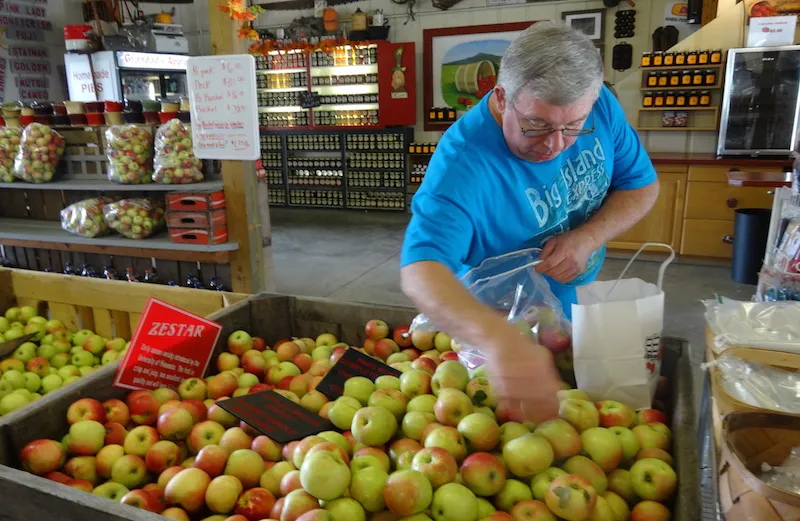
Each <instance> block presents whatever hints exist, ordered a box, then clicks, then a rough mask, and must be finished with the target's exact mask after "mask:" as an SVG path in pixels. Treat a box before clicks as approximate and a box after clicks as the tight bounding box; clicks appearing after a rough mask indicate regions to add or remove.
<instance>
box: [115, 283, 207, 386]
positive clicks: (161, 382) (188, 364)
mask: <svg viewBox="0 0 800 521" xmlns="http://www.w3.org/2000/svg"><path fill="white" fill-rule="evenodd" d="M221 332H222V326H221V325H219V324H217V323H216V322H212V321H210V320H207V319H205V318H203V317H201V316H199V315H195V314H194V313H189V312H188V311H184V310H182V309H180V308H177V307H175V306H172V305H170V304H167V303H166V302H163V301H161V300H158V299H155V298H152V297H151V298H150V300H148V301H147V305H146V306H145V308H144V313H142V318H141V319H140V320H139V325H138V326H137V327H136V332H135V333H134V334H133V340H131V345H130V347H129V348H128V351H127V352H126V353H125V358H124V359H123V360H122V364H120V366H119V369H117V375H116V377H115V378H114V386H116V387H122V388H125V389H158V388H160V387H169V388H171V389H177V388H178V386H179V385H180V383H181V382H182V381H184V380H186V379H187V378H202V377H203V375H204V374H205V372H206V369H207V367H208V362H209V360H210V359H211V355H212V353H213V351H214V346H215V345H216V344H217V340H218V339H219V335H220V333H221Z"/></svg>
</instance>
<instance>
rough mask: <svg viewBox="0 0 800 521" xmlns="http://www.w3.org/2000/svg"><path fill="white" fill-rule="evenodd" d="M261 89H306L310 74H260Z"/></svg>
mask: <svg viewBox="0 0 800 521" xmlns="http://www.w3.org/2000/svg"><path fill="white" fill-rule="evenodd" d="M256 85H257V86H258V88H259V89H288V88H292V87H306V86H307V85H308V74H307V73H305V72H281V73H276V74H259V75H257V76H256Z"/></svg>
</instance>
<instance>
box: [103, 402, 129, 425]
mask: <svg viewBox="0 0 800 521" xmlns="http://www.w3.org/2000/svg"><path fill="white" fill-rule="evenodd" d="M103 409H105V411H106V421H109V422H116V423H119V424H120V425H127V424H128V422H129V421H130V419H131V414H130V411H129V410H128V406H127V405H125V402H123V401H122V400H117V399H116V398H111V399H109V400H106V401H104V402H103Z"/></svg>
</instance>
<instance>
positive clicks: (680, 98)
mask: <svg viewBox="0 0 800 521" xmlns="http://www.w3.org/2000/svg"><path fill="white" fill-rule="evenodd" d="M675 106H676V107H685V106H686V93H685V92H678V93H677V94H675Z"/></svg>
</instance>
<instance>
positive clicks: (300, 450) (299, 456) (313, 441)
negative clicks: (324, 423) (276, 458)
mask: <svg viewBox="0 0 800 521" xmlns="http://www.w3.org/2000/svg"><path fill="white" fill-rule="evenodd" d="M321 443H326V441H325V438H322V437H321V436H317V435H311V436H306V437H305V438H303V439H302V440H300V441H299V442H298V443H297V445H296V446H295V447H294V449H293V450H292V453H291V454H292V457H291V462H292V463H293V464H294V466H295V467H296V468H297V469H300V467H302V466H303V461H305V457H306V455H308V452H309V451H310V450H311V448H312V447H313V446H315V445H319V444H321ZM287 459H288V458H287Z"/></svg>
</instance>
